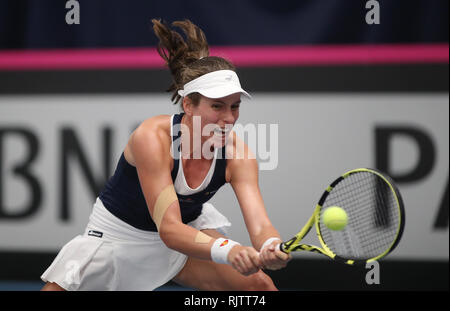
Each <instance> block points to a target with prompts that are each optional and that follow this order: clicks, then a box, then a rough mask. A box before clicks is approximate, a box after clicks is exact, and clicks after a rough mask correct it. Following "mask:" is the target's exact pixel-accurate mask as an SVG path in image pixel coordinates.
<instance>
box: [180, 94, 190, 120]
mask: <svg viewBox="0 0 450 311" xmlns="http://www.w3.org/2000/svg"><path fill="white" fill-rule="evenodd" d="M182 105H183V111H184V113H185V114H186V115H188V116H192V100H191V99H190V98H189V97H183V103H182Z"/></svg>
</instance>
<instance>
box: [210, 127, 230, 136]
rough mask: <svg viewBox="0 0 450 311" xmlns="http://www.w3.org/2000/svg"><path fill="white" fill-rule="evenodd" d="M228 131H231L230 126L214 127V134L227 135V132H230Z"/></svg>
mask: <svg viewBox="0 0 450 311" xmlns="http://www.w3.org/2000/svg"><path fill="white" fill-rule="evenodd" d="M230 131H231V127H225V128H221V127H218V128H215V129H214V135H217V136H225V135H228V133H230Z"/></svg>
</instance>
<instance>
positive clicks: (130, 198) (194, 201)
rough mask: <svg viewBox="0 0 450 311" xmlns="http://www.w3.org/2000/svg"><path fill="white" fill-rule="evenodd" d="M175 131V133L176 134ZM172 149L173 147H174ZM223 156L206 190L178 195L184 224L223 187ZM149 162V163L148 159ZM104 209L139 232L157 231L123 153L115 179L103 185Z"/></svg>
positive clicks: (176, 159) (176, 155) (134, 172)
mask: <svg viewBox="0 0 450 311" xmlns="http://www.w3.org/2000/svg"><path fill="white" fill-rule="evenodd" d="M182 117H183V113H181V114H176V115H174V117H173V123H172V125H171V126H172V131H171V133H172V143H173V142H174V141H175V140H177V139H178V138H180V136H181V132H180V131H179V129H180V126H179V125H180V123H181V118H182ZM177 125H178V126H177ZM175 128H177V129H178V130H175ZM173 146H175V144H173ZM218 151H219V152H221V154H222V156H221V157H217V158H216V165H215V168H214V173H213V176H212V179H211V181H210V183H209V184H208V186H207V187H206V188H205V189H204V190H202V191H200V192H197V193H194V194H191V195H180V194H178V193H177V197H178V201H179V204H180V211H181V218H182V221H183V223H188V222H191V221H193V220H195V219H196V218H197V217H198V216H200V214H201V212H202V207H203V203H205V202H207V201H208V200H210V199H211V198H212V197H213V196H214V194H215V193H216V191H217V190H218V189H219V188H220V187H222V186H223V185H224V184H225V169H226V158H225V147H222V148H220V149H219V150H218ZM179 152H180V150H179V148H174V160H173V161H174V163H173V169H172V172H171V174H172V181H173V182H174V183H175V178H176V177H177V172H178V166H179V161H180V160H179V159H180V157H179ZM149 161H151V159H149ZM99 198H100V200H101V201H102V202H103V205H104V206H105V207H106V209H107V210H108V211H109V212H111V213H112V214H113V215H114V216H116V217H118V218H119V219H121V220H122V221H124V222H126V223H127V224H129V225H131V226H133V227H135V228H137V229H141V230H146V231H155V232H156V231H158V230H157V228H156V225H155V223H154V222H153V220H152V218H151V216H150V212H149V210H148V207H147V203H146V201H145V198H144V194H143V193H142V189H141V185H140V183H139V178H138V174H137V170H136V168H135V167H134V166H132V165H131V164H129V163H128V162H127V161H126V160H125V157H124V154H123V153H122V155H121V157H120V160H119V162H118V164H117V167H116V170H115V172H114V175H113V176H112V177H111V178H110V179H109V180H108V182H107V183H106V184H105V186H104V188H103V190H102V191H101V193H100V195H99Z"/></svg>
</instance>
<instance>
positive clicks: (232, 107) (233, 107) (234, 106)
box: [231, 105, 240, 110]
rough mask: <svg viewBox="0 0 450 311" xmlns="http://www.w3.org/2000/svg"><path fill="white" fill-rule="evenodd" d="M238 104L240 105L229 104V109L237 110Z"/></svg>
mask: <svg viewBox="0 0 450 311" xmlns="http://www.w3.org/2000/svg"><path fill="white" fill-rule="evenodd" d="M239 106H240V105H233V106H231V109H233V110H238V109H239Z"/></svg>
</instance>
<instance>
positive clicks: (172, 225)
mask: <svg viewBox="0 0 450 311" xmlns="http://www.w3.org/2000/svg"><path fill="white" fill-rule="evenodd" d="M170 142H171V139H170V136H169V135H167V133H165V131H164V130H162V129H158V128H157V127H156V126H153V125H152V124H151V122H144V123H143V124H142V125H141V126H140V127H139V128H138V129H136V131H135V132H134V133H133V134H132V137H131V139H130V144H129V147H130V148H129V150H130V151H131V154H132V157H133V160H134V162H135V166H136V170H137V173H138V176H139V181H140V184H141V188H142V192H143V194H144V197H145V200H146V203H147V206H148V208H149V212H150V215H151V217H152V219H153V217H154V212H155V211H154V207H155V203H156V200H157V198H158V196H159V194H160V193H161V192H162V191H163V190H164V189H166V187H167V186H172V187H173V182H172V177H171V172H170V163H171V154H170ZM158 231H159V235H160V237H161V240H162V241H163V242H164V243H165V244H166V245H167V247H169V248H171V249H174V250H176V251H179V252H181V253H183V254H186V255H187V256H190V257H195V258H199V259H206V260H211V247H212V246H213V244H214V242H215V241H216V239H214V238H211V239H210V240H209V241H208V242H207V243H204V241H203V243H199V242H198V241H197V242H196V237H197V236H198V234H199V232H200V231H199V230H197V229H195V228H193V227H190V226H188V225H186V224H184V223H183V222H182V219H181V212H180V205H179V202H178V200H175V201H174V202H172V203H171V204H170V205H169V207H168V208H167V210H166V211H165V213H164V215H163V217H162V219H161V222H160V224H159V228H158ZM228 261H229V262H230V264H231V265H232V266H233V267H234V268H235V269H236V270H238V271H239V272H241V273H242V274H245V275H248V274H251V273H255V272H257V271H258V270H259V269H258V266H260V261H259V256H258V253H257V252H256V251H255V250H254V249H253V248H250V247H243V246H240V245H236V246H234V247H233V248H232V251H230V252H229V254H228Z"/></svg>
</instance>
